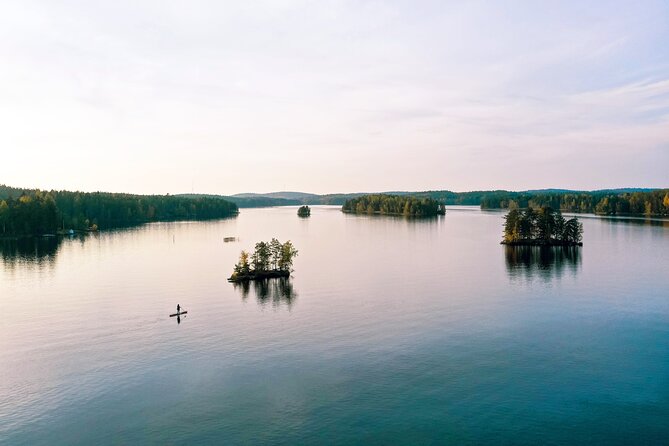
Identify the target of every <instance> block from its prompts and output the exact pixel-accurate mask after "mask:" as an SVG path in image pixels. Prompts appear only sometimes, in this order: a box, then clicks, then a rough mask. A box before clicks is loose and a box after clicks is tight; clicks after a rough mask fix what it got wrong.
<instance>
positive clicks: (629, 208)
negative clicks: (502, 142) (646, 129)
mask: <svg viewBox="0 0 669 446" xmlns="http://www.w3.org/2000/svg"><path fill="white" fill-rule="evenodd" d="M390 194H391V195H390V196H401V197H404V196H412V197H416V198H431V199H433V200H437V201H439V202H441V203H444V204H447V205H470V206H481V209H514V208H523V209H524V208H528V207H532V208H535V209H540V208H542V207H545V206H548V207H551V208H553V209H559V210H560V211H562V212H584V213H595V214H600V215H645V216H668V215H669V189H656V190H631V189H623V190H602V191H593V192H574V191H560V190H551V191H529V192H510V191H503V190H498V191H475V192H450V191H427V192H412V193H409V192H392V193H390ZM351 195H353V197H349V198H348V199H344V198H345V197H346V195H325V196H323V199H324V200H325V201H326V202H324V203H322V204H339V203H338V202H340V201H342V202H343V203H346V202H347V201H350V200H351V199H352V198H356V197H359V196H360V194H351ZM380 195H383V194H380ZM314 201H317V200H315V199H314V198H310V199H309V202H310V204H311V203H313V202H314Z"/></svg>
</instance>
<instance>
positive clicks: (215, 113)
mask: <svg viewBox="0 0 669 446" xmlns="http://www.w3.org/2000/svg"><path fill="white" fill-rule="evenodd" d="M3 8H4V10H3V14H2V15H1V16H0V37H2V38H1V39H0V57H2V60H3V61H4V62H5V63H3V65H2V67H0V120H1V122H3V123H4V124H5V130H4V131H3V132H1V133H0V147H1V148H2V150H3V156H4V159H5V162H4V163H3V164H1V165H0V177H1V178H3V181H4V182H8V183H14V184H20V185H35V186H40V187H59V188H60V187H69V188H76V189H88V190H97V189H108V190H129V191H135V192H172V193H176V192H180V191H182V190H184V187H185V188H186V189H190V184H191V181H192V177H193V176H197V177H198V180H199V181H198V182H199V183H200V185H201V186H200V187H201V191H202V192H212V193H216V192H219V193H232V192H241V191H249V190H272V189H279V188H284V187H288V188H291V189H302V190H308V191H314V192H332V191H351V190H358V191H359V190H383V189H402V188H403V189H425V188H431V189H436V188H450V189H460V190H466V189H481V188H518V189H523V188H538V187H544V186H551V185H556V186H563V187H574V188H596V187H609V186H616V185H618V184H619V183H620V184H622V183H624V184H628V185H639V186H651V185H657V186H666V184H663V182H666V173H665V171H664V169H663V168H662V166H661V165H660V164H659V163H658V160H665V159H666V157H667V156H666V153H667V152H666V151H667V147H669V130H668V122H669V48H668V47H667V46H666V45H664V42H666V41H669V26H667V23H666V19H663V17H669V14H668V13H669V10H668V8H669V7H667V5H666V4H664V3H662V2H648V3H645V4H644V5H643V6H640V5H632V4H629V3H625V2H621V3H619V4H614V5H610V6H609V7H607V8H603V7H602V5H597V4H590V3H587V4H584V3H582V2H556V3H548V4H535V3H531V2H507V3H505V4H499V3H491V2H485V1H474V2H430V1H425V2H419V3H415V2H403V1H398V2H392V3H387V2H383V3H382V2H348V1H325V2H320V1H319V2H312V1H282V2H274V1H273V2H262V3H258V2H253V3H248V2H213V1H197V2H190V3H188V4H186V3H182V2H175V1H169V2H142V3H140V4H138V3H136V2H125V1H120V2H113V3H107V4H91V3H89V2H78V1H70V2H67V1H66V2H59V3H57V4H56V3H52V2H42V1H21V2H18V1H15V2H14V1H10V2H7V3H6V4H5V5H4V6H3ZM26 157H28V158H31V159H36V160H41V161H43V162H39V163H38V165H37V166H35V165H30V166H29V165H27V164H26V163H25V162H24V160H25V158H26ZM644 163H645V164H644ZM631 165H634V166H637V167H636V168H635V169H632V170H630V169H626V168H625V166H631ZM556 166H557V167H556ZM232 170H234V171H232ZM530 171H531V172H532V174H528V173H527V172H530ZM588 171H589V172H594V171H606V172H607V174H608V176H607V177H605V176H597V177H596V176H593V175H584V172H588ZM84 172H85V173H84ZM118 172H124V175H123V177H122V178H123V180H122V181H120V180H119V175H118ZM222 172H226V175H222ZM517 172H524V174H523V175H520V174H518V173H517Z"/></svg>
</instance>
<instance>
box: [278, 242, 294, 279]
mask: <svg viewBox="0 0 669 446" xmlns="http://www.w3.org/2000/svg"><path fill="white" fill-rule="evenodd" d="M295 256H297V249H295V247H294V246H293V244H292V243H291V242H290V240H288V241H287V242H286V243H284V244H283V245H281V259H280V260H279V270H281V271H290V268H291V267H292V266H293V258H294V257H295Z"/></svg>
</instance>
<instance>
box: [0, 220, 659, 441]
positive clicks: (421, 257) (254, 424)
mask: <svg viewBox="0 0 669 446" xmlns="http://www.w3.org/2000/svg"><path fill="white" fill-rule="evenodd" d="M582 221H583V223H584V229H585V235H584V241H585V243H584V246H583V247H582V248H579V249H568V250H564V249H562V248H556V249H551V250H548V251H546V250H544V251H542V250H539V249H538V248H534V249H525V250H523V249H520V248H506V247H504V246H501V245H499V241H500V239H501V224H502V214H500V213H498V212H483V211H480V210H478V209H475V208H450V209H449V210H448V212H447V215H446V216H445V217H441V218H439V219H435V220H406V219H402V218H385V217H371V216H352V215H344V214H342V213H341V212H339V211H338V209H337V208H333V207H316V208H314V209H313V211H312V216H311V217H310V218H308V219H299V218H298V217H297V215H296V208H272V209H255V210H243V212H242V214H241V215H239V216H238V217H237V218H235V219H230V220H223V221H217V222H203V223H192V222H191V223H169V224H151V225H146V226H142V227H140V228H136V229H131V230H123V231H116V232H109V233H101V234H99V235H96V236H90V237H88V238H81V239H80V238H74V239H66V240H63V241H58V240H37V241H29V242H23V243H22V244H16V243H14V244H7V243H5V244H4V245H3V247H2V258H1V259H2V260H1V261H0V302H1V303H2V306H3V309H4V313H5V317H4V318H2V320H1V321H0V377H1V379H0V443H1V444H8V445H9V444H11V445H41V444H44V445H60V444H63V445H70V444H103V445H105V444H138V443H149V444H232V445H235V444H276V445H279V444H281V445H283V444H285V445H294V444H342V445H344V444H372V445H373V444H412V445H414V444H494V445H504V444H509V445H511V444H513V445H518V444H520V445H522V444H527V445H530V444H577V445H578V444H587V445H599V444H601V445H615V444H667V443H668V442H669V440H668V439H669V422H668V420H669V255H668V254H667V253H668V252H669V222H648V221H643V220H624V219H618V220H616V219H608V220H607V219H599V218H583V219H582ZM274 236H276V237H278V238H279V239H280V240H286V239H291V240H292V241H293V243H294V244H295V245H296V247H297V248H298V249H299V251H300V253H299V256H298V258H297V259H296V261H295V266H294V268H295V271H294V273H293V277H292V278H291V280H290V281H289V282H288V283H283V282H274V283H272V284H270V285H269V286H268V287H266V288H262V287H254V286H251V287H249V288H248V289H246V290H244V289H243V287H239V286H238V287H234V286H233V285H232V284H229V283H227V281H226V280H225V279H226V277H227V276H228V275H229V273H230V272H231V268H232V265H233V264H234V262H235V261H236V257H237V256H238V254H239V251H240V250H241V249H250V248H252V246H253V244H254V243H255V242H256V241H258V240H262V239H269V238H271V237H274ZM224 237H238V239H239V240H238V241H237V242H233V243H224V242H223V238H224ZM177 303H179V304H181V305H182V306H183V307H184V308H185V309H186V310H188V315H187V316H186V317H183V318H181V320H180V321H179V322H177V321H176V320H175V318H170V317H168V315H169V314H170V313H173V312H174V310H175V307H176V304H177Z"/></svg>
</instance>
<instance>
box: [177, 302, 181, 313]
mask: <svg viewBox="0 0 669 446" xmlns="http://www.w3.org/2000/svg"><path fill="white" fill-rule="evenodd" d="M180 310H181V306H179V304H177V314H179V311H180Z"/></svg>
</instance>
